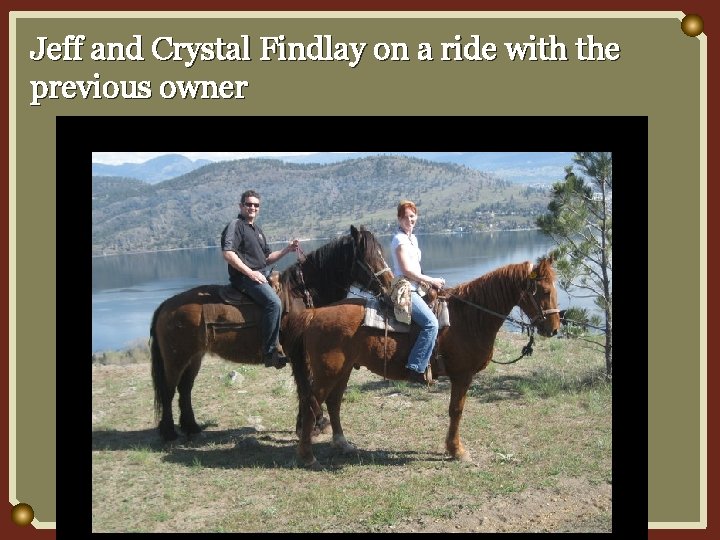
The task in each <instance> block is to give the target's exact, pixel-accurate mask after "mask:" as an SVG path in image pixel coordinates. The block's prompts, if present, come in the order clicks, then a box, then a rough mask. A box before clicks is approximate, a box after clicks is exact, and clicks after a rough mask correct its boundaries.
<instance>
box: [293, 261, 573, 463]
mask: <svg viewBox="0 0 720 540" xmlns="http://www.w3.org/2000/svg"><path fill="white" fill-rule="evenodd" d="M446 293H447V296H448V300H447V302H448V310H449V313H450V326H449V327H445V328H442V329H441V330H440V333H439V336H438V352H439V354H440V355H441V358H442V359H443V363H444V371H440V373H437V371H438V367H439V366H438V365H437V364H436V363H435V362H434V365H433V369H434V371H436V373H437V374H438V375H447V376H448V377H449V378H450V383H451V396H450V408H449V413H450V427H449V429H448V433H447V437H446V439H445V447H446V449H447V452H448V453H449V454H450V456H451V457H453V458H455V459H459V460H468V459H469V456H468V454H467V452H466V450H465V448H464V447H463V444H462V442H461V441H460V418H461V416H462V412H463V407H464V405H465V396H466V394H467V391H468V388H469V387H470V384H471V382H472V378H473V375H475V374H476V373H478V372H479V371H480V370H482V369H484V368H485V367H486V366H487V365H488V363H489V362H490V360H491V359H492V356H493V345H494V343H495V338H496V336H497V333H498V331H499V330H500V327H501V326H502V324H503V322H504V321H505V319H506V318H507V316H508V315H509V313H510V312H511V310H512V308H513V307H514V306H516V305H519V306H520V308H521V309H522V310H523V312H524V313H525V314H526V315H527V316H528V317H530V318H531V323H530V324H531V325H532V327H533V328H536V329H537V331H538V333H539V334H540V335H543V336H546V337H550V336H554V335H555V334H556V333H557V330H558V328H559V327H560V318H559V315H558V311H559V310H558V309H557V291H556V289H555V271H554V269H553V267H552V259H541V260H540V262H538V264H537V265H535V266H533V264H532V263H530V262H524V263H520V264H510V265H507V266H503V267H502V268H498V269H497V270H494V271H492V272H489V273H487V274H485V275H483V276H481V277H479V278H476V279H474V280H472V281H469V282H467V283H463V284H461V285H458V286H457V287H454V288H451V289H447V290H446ZM364 304H365V301H364V300H345V301H342V302H338V303H336V304H333V305H331V306H327V307H324V308H319V309H314V310H307V311H305V312H304V313H298V314H297V315H293V316H290V317H288V319H286V321H285V323H286V330H285V332H286V344H287V347H288V349H286V350H287V351H288V352H289V354H290V355H291V357H292V358H293V362H296V361H299V362H302V360H303V359H304V364H305V368H306V369H305V370H304V371H302V370H299V369H296V370H294V372H295V373H296V375H295V379H296V383H297V386H298V398H299V399H300V410H301V411H302V414H303V421H302V432H301V436H300V442H299V445H298V456H299V458H300V461H301V463H302V464H303V465H305V466H308V467H311V468H319V467H320V465H319V464H318V462H317V461H316V459H315V457H314V455H313V452H312V444H311V437H310V434H311V429H312V425H313V413H312V410H311V408H310V406H309V404H310V402H311V400H312V399H316V400H317V402H318V403H321V404H322V403H323V402H327V407H328V413H329V415H330V422H331V424H332V430H333V445H334V446H336V447H339V448H340V449H341V450H342V451H344V452H348V451H353V450H354V447H353V446H352V445H351V444H350V443H348V442H347V440H346V439H345V437H344V435H343V430H342V426H341V424H340V404H341V402H342V397H343V393H344V392H345V388H346V386H347V382H348V379H349V377H350V373H351V372H352V369H353V366H354V365H358V364H359V365H362V366H365V367H367V368H368V369H369V370H370V371H372V372H373V373H376V374H378V375H384V376H385V377H387V378H388V379H396V380H402V379H405V363H406V360H407V357H408V354H409V351H410V348H411V346H412V339H413V337H411V336H412V334H410V333H389V334H387V336H386V333H385V331H384V330H380V329H376V328H370V327H367V326H363V319H364V313H365V306H364ZM298 359H299V360H298Z"/></svg>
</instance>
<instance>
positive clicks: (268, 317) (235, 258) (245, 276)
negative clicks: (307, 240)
mask: <svg viewBox="0 0 720 540" xmlns="http://www.w3.org/2000/svg"><path fill="white" fill-rule="evenodd" d="M259 213H260V194H259V193H258V192H256V191H253V190H251V189H250V190H247V191H245V192H244V193H243V194H242V196H241V197H240V213H239V214H238V217H237V218H236V219H234V220H232V221H231V222H230V223H228V224H227V226H226V227H225V229H224V230H223V232H222V236H221V240H220V241H221V246H222V252H223V258H224V259H225V261H226V262H227V264H228V273H229V275H230V283H231V284H232V286H233V287H234V288H236V289H237V290H239V291H240V292H243V293H245V294H247V295H248V296H249V297H250V298H252V299H253V300H254V301H255V302H257V303H258V305H259V306H260V308H261V309H262V320H261V321H260V331H261V335H262V354H263V360H264V361H265V367H275V368H277V369H280V368H283V367H285V364H286V363H287V357H286V356H285V353H284V352H283V350H282V346H281V345H280V341H279V338H280V317H281V315H282V304H281V302H280V298H279V297H278V295H277V293H276V292H275V291H274V290H273V288H272V287H271V286H270V285H269V284H268V277H269V275H270V270H269V268H268V267H269V266H270V265H272V264H274V263H275V262H277V261H279V260H280V259H281V258H282V257H284V256H285V255H287V254H288V253H290V252H291V251H297V249H298V247H299V242H298V240H292V241H291V242H290V243H289V244H288V245H287V246H285V247H284V248H282V249H280V250H277V251H270V248H269V247H268V243H267V238H266V237H265V234H264V233H263V231H262V229H261V228H260V226H259V225H257V224H256V223H255V220H256V219H257V217H258V214H259Z"/></svg>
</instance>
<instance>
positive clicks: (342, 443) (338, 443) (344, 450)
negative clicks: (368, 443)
mask: <svg viewBox="0 0 720 540" xmlns="http://www.w3.org/2000/svg"><path fill="white" fill-rule="evenodd" d="M330 446H331V447H332V448H335V449H336V450H339V451H340V453H341V454H357V453H358V448H357V446H355V445H354V444H353V443H351V442H350V441H348V440H347V439H346V438H345V437H342V438H339V439H337V440H335V439H333V441H332V442H331V443H330Z"/></svg>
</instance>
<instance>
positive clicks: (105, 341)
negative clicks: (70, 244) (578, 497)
mask: <svg viewBox="0 0 720 540" xmlns="http://www.w3.org/2000/svg"><path fill="white" fill-rule="evenodd" d="M418 239H419V241H420V247H421V248H422V254H423V256H422V267H423V272H424V273H425V274H428V275H431V276H437V277H444V278H445V280H446V283H447V285H448V286H453V285H457V284H458V283H462V282H464V281H469V280H471V279H474V278H476V277H478V276H480V275H482V274H485V273H486V272H489V271H491V270H494V269H495V268H498V267H500V266H503V265H505V264H510V263H518V262H522V261H526V260H530V261H534V260H535V259H537V258H538V257H539V256H541V255H545V254H547V252H548V251H549V250H550V249H552V248H553V247H555V245H554V243H553V241H552V240H551V239H550V238H548V237H547V236H545V235H543V234H541V233H540V232H539V231H501V232H492V233H472V234H451V235H445V234H428V235H423V234H418ZM380 240H381V241H382V243H383V246H384V249H385V254H386V259H388V260H390V240H391V237H390V236H383V237H380ZM327 241H328V240H314V241H306V242H303V243H302V244H301V247H302V249H303V251H305V252H306V253H309V252H310V251H312V250H314V249H317V248H318V247H319V246H321V245H323V244H325V243H326V242H327ZM282 245H283V244H277V245H272V246H271V248H272V249H279V248H280V247H281V246H282ZM295 261H296V256H295V255H294V254H290V255H287V256H286V257H284V258H283V259H282V260H281V261H280V262H279V263H278V264H277V265H276V266H275V268H276V270H284V269H285V268H287V267H288V266H290V265H291V264H293V263H294V262H295ZM227 281H228V278H227V264H226V263H225V261H224V260H223V258H222V255H221V253H220V248H219V247H213V248H204V249H188V250H177V251H163V252H155V253H139V254H132V255H114V256H107V257H94V258H93V259H92V352H93V353H94V352H99V351H109V350H116V349H123V348H126V347H130V346H134V345H138V344H141V343H147V340H148V337H149V328H150V321H151V319H152V315H153V312H154V311H155V309H156V308H157V306H158V305H159V304H160V303H161V302H162V301H163V300H165V299H166V298H168V297H170V296H173V295H174V294H177V293H179V292H182V291H184V290H186V289H190V288H192V287H194V286H196V285H202V284H208V283H221V284H225V283H227ZM558 292H559V302H560V307H561V309H564V308H566V307H568V306H569V305H572V306H575V307H584V308H588V309H589V310H593V311H596V308H595V307H594V304H593V301H592V299H587V298H572V301H570V298H569V297H568V295H567V293H565V291H562V290H559V291H558ZM516 309H517V308H516ZM518 315H519V313H514V314H513V316H514V317H517V316H518ZM508 329H509V330H515V329H516V327H509V328H508Z"/></svg>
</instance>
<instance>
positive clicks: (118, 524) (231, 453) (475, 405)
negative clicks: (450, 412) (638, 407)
mask: <svg viewBox="0 0 720 540" xmlns="http://www.w3.org/2000/svg"><path fill="white" fill-rule="evenodd" d="M522 345H524V340H522V338H521V336H517V335H511V334H505V333H501V334H500V338H499V342H498V347H497V351H496V357H497V358H499V359H500V358H509V357H514V356H516V355H517V354H518V351H519V349H520V348H521V347H522ZM603 365H604V361H603V357H602V355H601V354H600V352H599V351H598V350H592V349H589V348H587V346H586V345H585V344H583V343H581V342H579V341H571V340H560V339H553V340H544V339H540V340H539V341H537V342H536V346H535V353H534V354H533V356H532V357H530V358H528V359H524V360H521V361H520V362H519V363H517V364H513V365H509V366H500V365H497V364H491V366H490V368H488V369H487V370H486V371H484V372H481V373H479V374H478V375H477V376H476V377H475V381H474V384H473V386H472V387H471V389H470V393H469V397H468V400H467V403H466V407H465V414H464V417H463V421H462V424H461V435H462V438H463V441H464V442H465V445H466V446H467V448H468V449H469V450H470V451H471V455H472V456H473V462H472V463H457V462H454V461H450V460H449V459H448V458H447V456H445V455H444V438H445V431H446V429H447V423H448V421H447V406H448V403H449V395H450V389H449V383H448V382H447V381H443V380H442V379H441V382H440V383H439V384H438V385H437V386H436V387H434V388H433V389H432V390H425V389H422V388H416V387H409V386H407V385H405V384H404V383H397V382H389V381H383V379H382V377H380V376H377V375H374V374H372V373H370V372H368V371H367V370H365V369H362V370H360V371H355V372H353V375H352V376H351V378H350V385H349V387H348V391H347V393H346V395H345V401H344V403H343V409H342V418H343V427H344V430H345V434H346V436H347V437H348V439H349V440H350V441H352V442H353V443H354V444H356V445H357V447H358V449H359V451H358V453H357V455H354V456H350V457H345V456H339V455H336V454H335V453H334V452H333V450H332V449H331V447H330V438H331V435H323V436H321V437H320V438H319V439H318V440H317V441H316V443H315V445H314V451H315V454H316V456H317V458H318V460H319V461H320V462H321V463H322V464H323V465H325V466H326V470H324V471H321V472H311V471H308V470H305V469H302V468H299V467H298V466H297V464H296V460H295V446H296V442H297V439H296V437H295V433H294V424H295V412H296V397H295V388H294V384H293V382H292V374H291V373H290V370H289V369H284V370H279V371H278V370H274V369H265V368H263V367H256V366H248V365H241V364H231V363H228V362H225V361H223V360H219V359H216V358H206V360H205V362H204V363H203V367H202V369H201V370H200V374H199V376H198V379H197V381H196V384H195V390H194V393H193V397H194V405H195V413H196V416H197V418H198V421H199V422H200V423H201V425H204V426H206V429H205V431H204V433H203V434H202V435H201V436H200V437H197V438H195V439H194V440H191V441H187V440H186V439H184V438H181V439H180V440H179V442H176V443H174V444H172V445H165V444H163V443H162V442H161V441H160V439H159V436H158V435H157V433H156V431H155V423H154V418H153V408H152V404H153V395H152V386H151V380H150V365H149V363H143V362H141V363H135V364H129V365H99V364H96V365H94V366H93V388H92V391H93V448H92V471H93V487H92V490H93V494H92V499H93V504H92V530H93V532H411V531H423V532H449V531H454V532H474V531H479V532H492V531H536V532H547V531H553V532H560V531H578V532H609V531H610V530H611V521H612V495H611V491H612V490H611V484H612V468H611V467H612V431H611V417H612V386H611V385H610V384H608V383H607V382H605V381H604V379H603V378H602V369H603ZM232 371H235V372H236V373H237V376H236V378H235V380H234V382H230V380H229V378H228V374H229V373H230V372H232ZM175 407H176V421H177V399H176V403H175ZM138 509H141V510H142V511H138Z"/></svg>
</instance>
